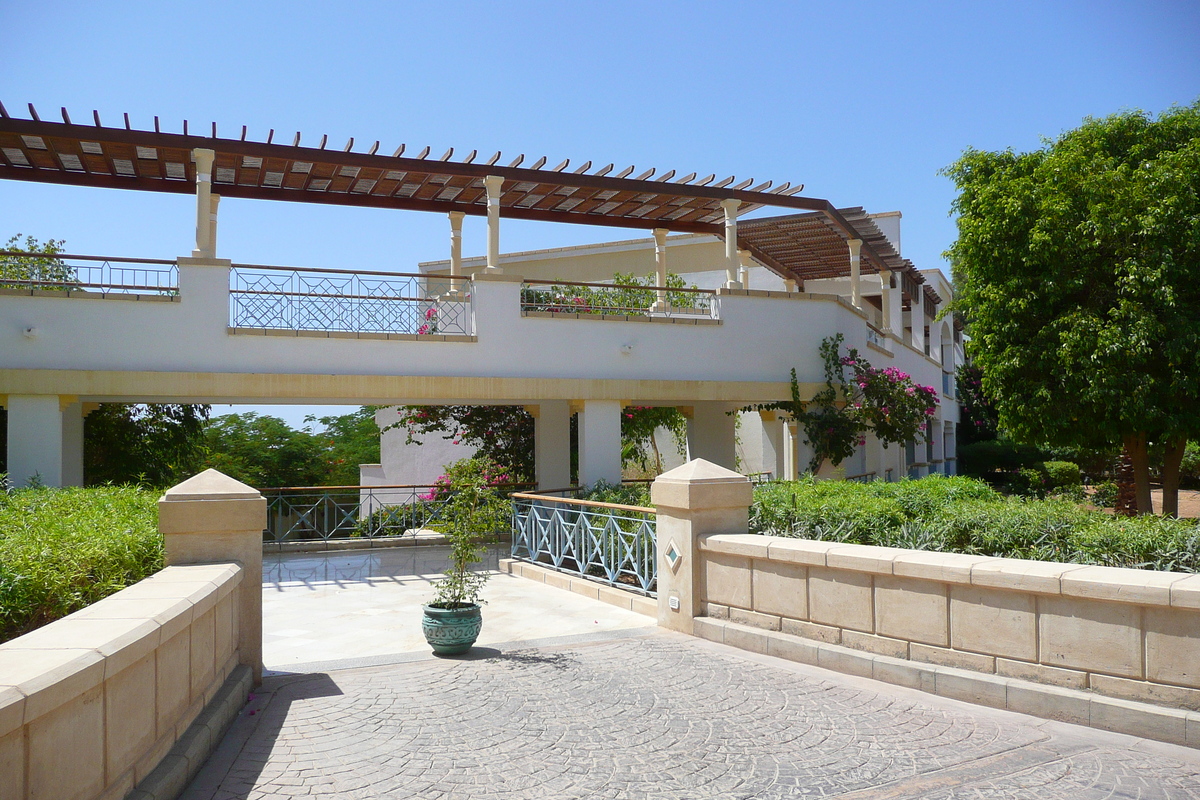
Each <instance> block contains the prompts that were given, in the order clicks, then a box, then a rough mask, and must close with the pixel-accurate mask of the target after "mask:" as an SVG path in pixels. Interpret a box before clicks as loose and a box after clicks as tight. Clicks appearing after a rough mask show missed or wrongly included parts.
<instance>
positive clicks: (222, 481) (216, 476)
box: [163, 469, 262, 502]
mask: <svg viewBox="0 0 1200 800" xmlns="http://www.w3.org/2000/svg"><path fill="white" fill-rule="evenodd" d="M261 498H262V495H261V494H260V493H259V491H258V489H255V488H254V487H253V486H247V485H246V484H244V483H242V482H241V481H235V480H234V479H233V478H231V477H229V476H228V475H226V474H225V473H224V472H219V471H217V470H215V469H206V470H204V472H201V473H200V474H199V475H193V476H192V477H190V478H188V479H187V480H186V481H184V482H183V483H180V484H177V485H176V486H172V487H171V488H170V489H167V491H166V492H165V493H164V494H163V500H165V501H168V502H170V501H177V500H258V499H261Z"/></svg>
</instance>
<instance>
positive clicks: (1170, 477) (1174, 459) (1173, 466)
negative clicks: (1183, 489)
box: [1162, 437, 1187, 517]
mask: <svg viewBox="0 0 1200 800" xmlns="http://www.w3.org/2000/svg"><path fill="white" fill-rule="evenodd" d="M1185 447H1187V439H1185V438H1183V437H1180V438H1178V439H1170V440H1168V441H1167V446H1166V450H1165V452H1164V453H1163V471H1162V479H1163V499H1162V513H1163V516H1166V517H1178V516H1179V465H1180V463H1181V462H1182V461H1183V450H1184V448H1185Z"/></svg>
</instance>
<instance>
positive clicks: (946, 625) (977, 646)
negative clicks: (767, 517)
mask: <svg viewBox="0 0 1200 800" xmlns="http://www.w3.org/2000/svg"><path fill="white" fill-rule="evenodd" d="M698 545H699V559H698V560H699V561H701V562H702V563H701V564H699V565H697V566H698V568H699V572H700V573H701V576H702V577H701V580H702V589H701V594H702V604H701V614H702V615H704V616H707V617H709V618H710V619H713V620H727V621H729V622H730V623H733V624H735V625H738V626H749V627H752V628H759V629H763V630H768V631H779V632H781V633H783V634H789V635H792V636H798V637H802V638H804V639H808V640H815V641H817V642H822V643H827V644H832V645H839V646H840V647H842V648H849V649H853V650H859V651H865V652H867V653H871V654H875V655H878V656H884V657H888V658H890V659H900V660H905V661H910V662H922V663H925V664H930V665H938V666H942V667H949V668H955V669H961V670H967V671H971V672H976V673H984V674H994V675H996V676H1000V677H1002V678H1011V679H1018V680H1021V681H1029V682H1034V683H1039V684H1047V685H1050V686H1055V687H1061V688H1064V689H1070V690H1089V692H1090V693H1097V694H1100V695H1105V696H1108V697H1114V698H1121V699H1126V700H1133V701H1138V702H1141V703H1150V704H1157V705H1161V706H1168V707H1171V708H1174V709H1190V710H1193V711H1196V710H1200V575H1190V574H1184V573H1168V572H1153V571H1148V570H1136V569H1117V568H1112V567H1094V566H1084V565H1079V564H1058V563H1049V562H1041V561H1023V560H1016V559H1005V558H990V557H985V556H967V555H958V554H953V553H936V552H925V551H916V550H901V549H895V548H885V547H871V546H864V545H850V544H840V543H836V542H819V541H809V540H798V539H788V538H782V537H773V536H759V535H753V534H720V535H710V536H707V537H700V538H699V541H698ZM1189 716H1190V715H1189Z"/></svg>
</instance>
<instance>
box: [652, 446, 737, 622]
mask: <svg viewBox="0 0 1200 800" xmlns="http://www.w3.org/2000/svg"><path fill="white" fill-rule="evenodd" d="M753 497H754V490H753V487H752V486H751V484H750V479H749V478H747V477H746V476H744V475H739V474H738V473H736V472H734V471H733V470H729V469H725V468H724V467H720V466H717V465H716V464H713V463H711V462H709V461H705V460H704V459H700V458H697V459H694V460H692V461H689V462H688V463H686V464H684V465H683V466H681V467H676V468H675V469H673V470H670V471H669V472H664V473H663V474H662V475H659V476H658V478H657V479H656V480H655V481H654V483H653V484H652V485H651V487H650V498H651V500H652V501H653V503H654V506H655V508H656V509H657V512H658V513H657V532H656V539H657V550H658V554H657V558H658V624H659V625H661V626H662V627H664V628H669V629H670V630H674V631H680V632H681V633H687V634H691V633H692V620H693V619H695V618H696V617H698V616H701V615H702V614H703V612H704V609H703V607H702V603H703V602H704V571H703V564H702V562H701V557H700V543H701V541H702V540H703V539H704V538H705V537H707V536H710V535H712V534H717V533H746V532H747V530H748V523H749V514H750V504H751V503H752V502H753Z"/></svg>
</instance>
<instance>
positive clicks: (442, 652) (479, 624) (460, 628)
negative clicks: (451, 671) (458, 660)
mask: <svg viewBox="0 0 1200 800" xmlns="http://www.w3.org/2000/svg"><path fill="white" fill-rule="evenodd" d="M424 609H425V618H424V619H423V620H422V621H421V630H422V631H423V632H424V633H425V641H427V642H429V645H430V646H431V647H432V648H433V652H434V653H435V654H437V655H439V656H456V655H459V654H460V653H465V652H467V651H468V650H470V649H471V645H473V644H475V640H476V639H478V638H479V631H480V629H481V628H483V617H482V616H481V615H480V613H479V612H480V608H479V606H478V605H476V604H472V605H469V606H466V607H465V608H434V607H433V606H424Z"/></svg>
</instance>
